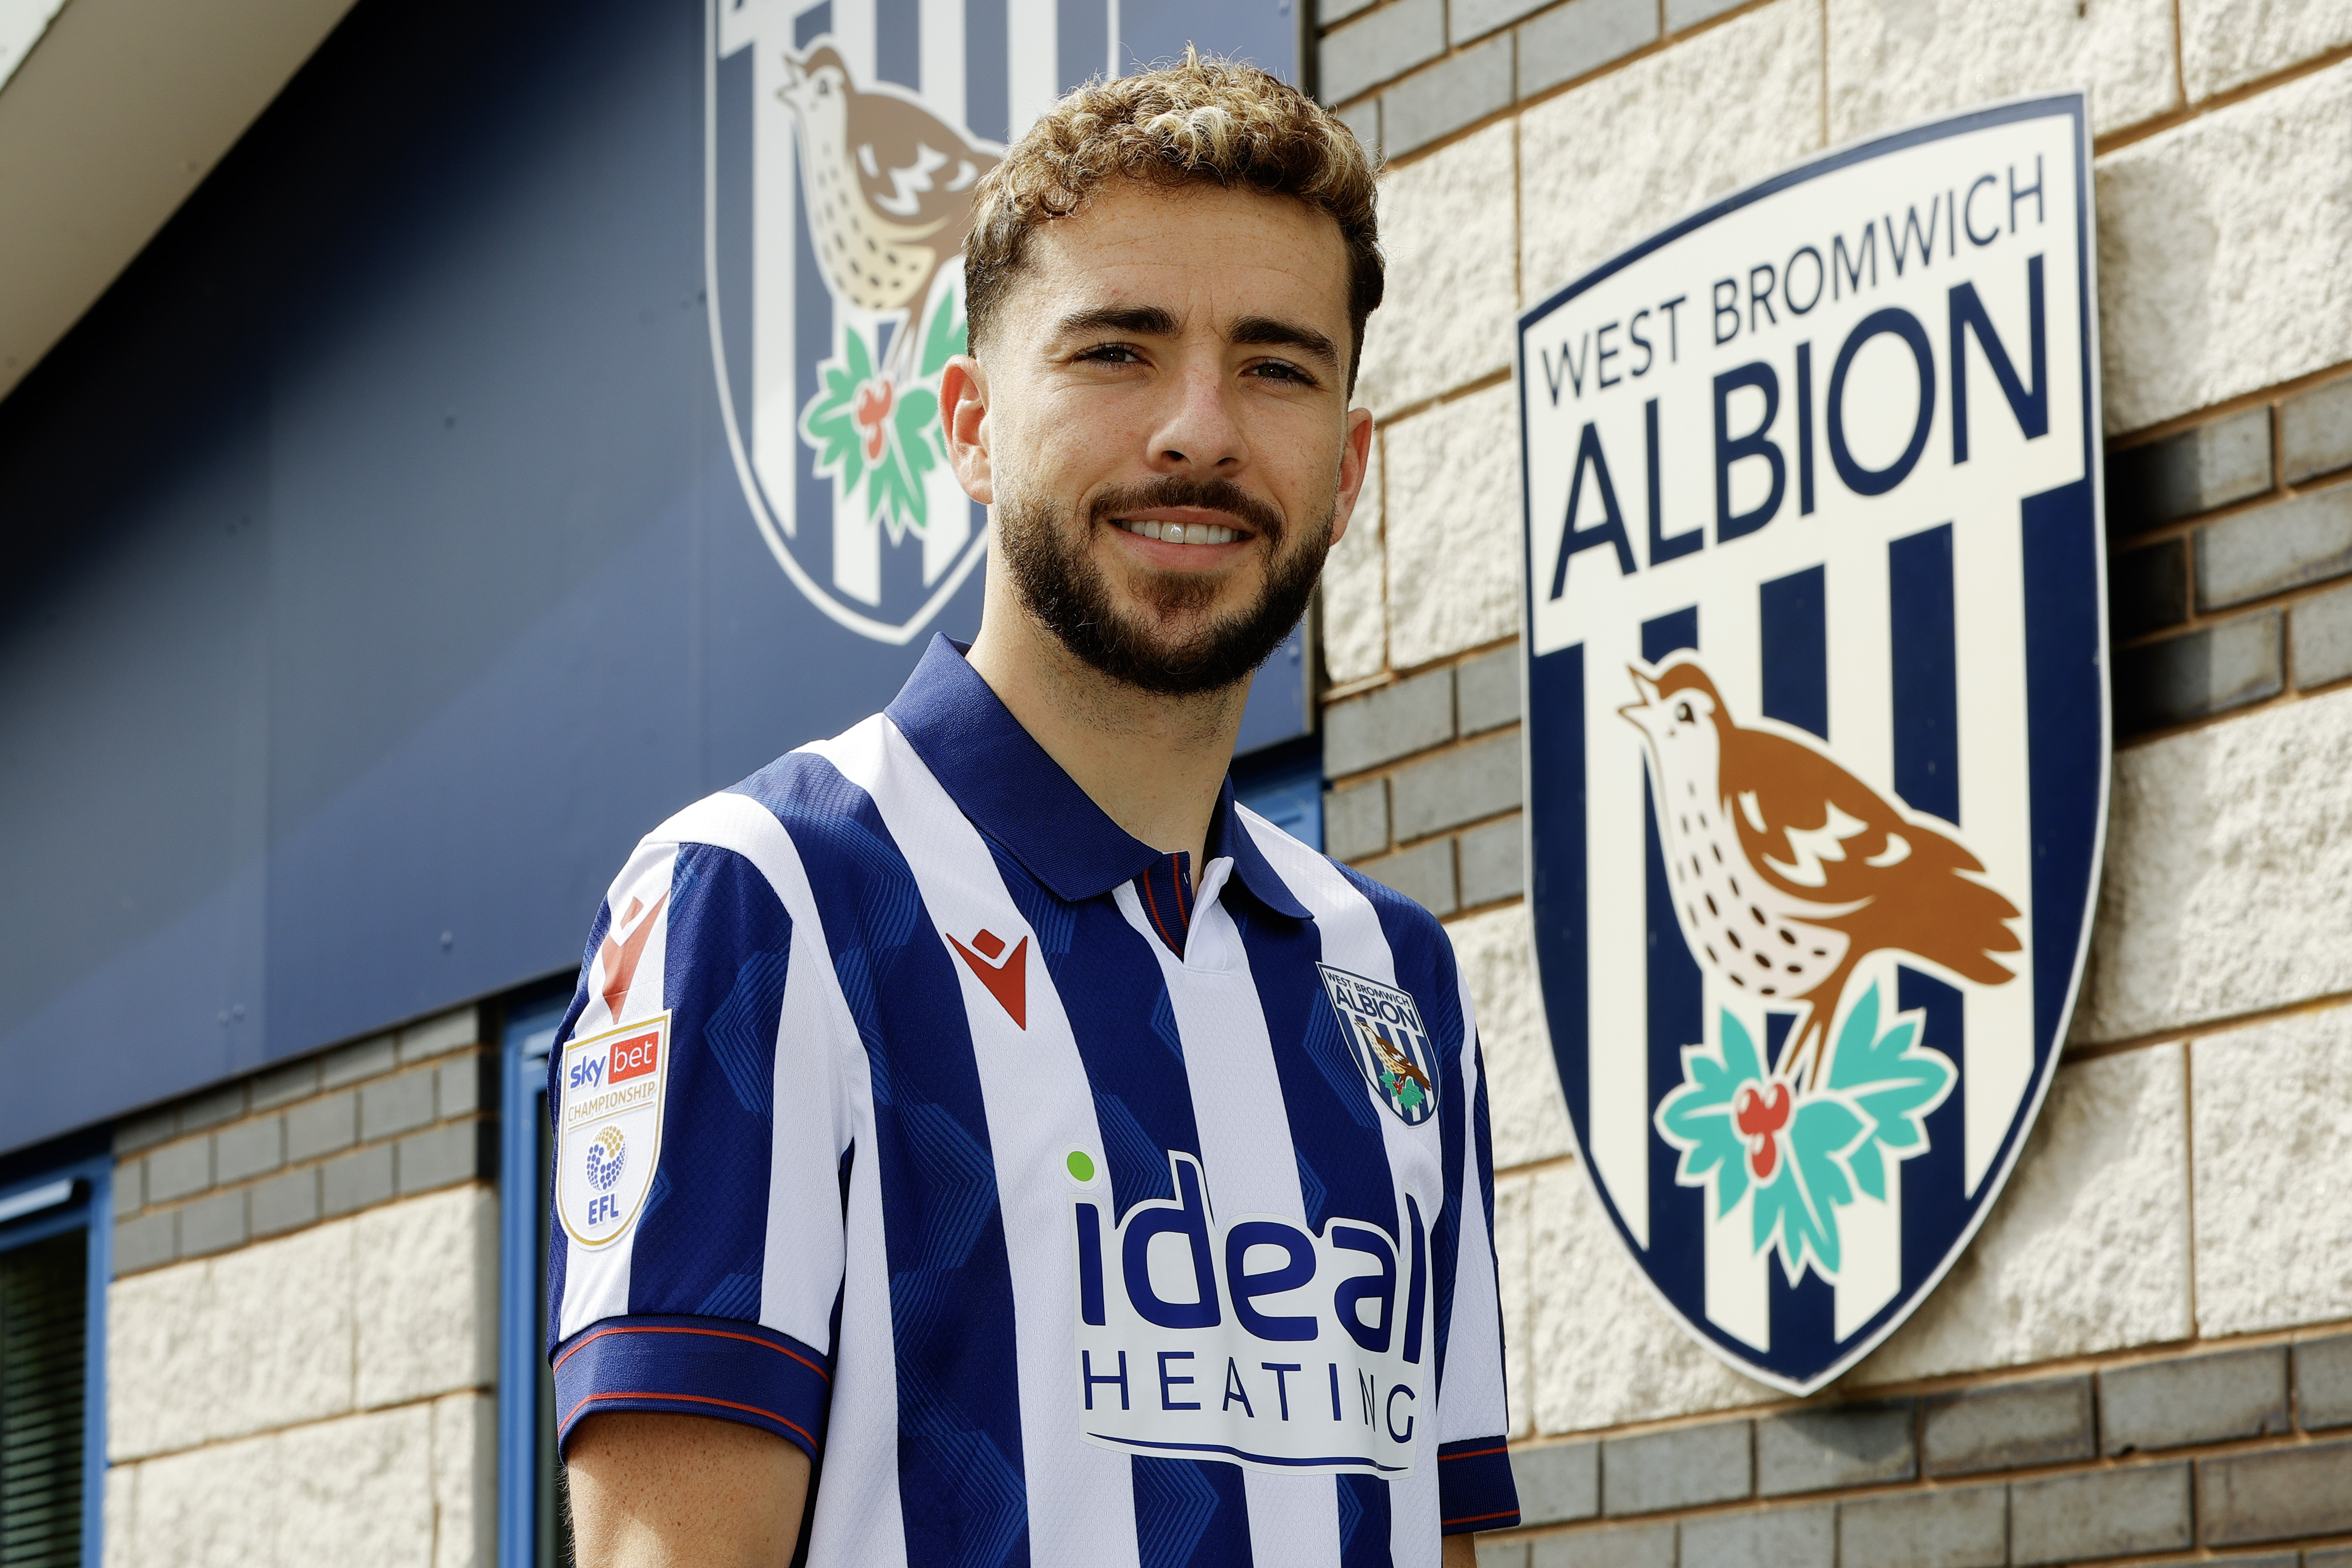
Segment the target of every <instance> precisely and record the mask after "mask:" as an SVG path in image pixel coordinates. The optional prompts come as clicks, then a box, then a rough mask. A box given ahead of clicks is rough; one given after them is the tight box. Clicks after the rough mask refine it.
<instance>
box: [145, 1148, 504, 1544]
mask: <svg viewBox="0 0 2352 1568" xmlns="http://www.w3.org/2000/svg"><path fill="white" fill-rule="evenodd" d="M497 1234H498V1204H497V1198H496V1197H495V1195H493V1194H492V1193H491V1192H490V1191H489V1190H488V1188H486V1187H482V1186H463V1187H457V1188H453V1189H450V1190H447V1191H444V1192H438V1193H435V1194H432V1195H430V1196H428V1197H418V1198H412V1199H409V1200H408V1201H406V1202H404V1203H396V1204H392V1205H389V1206H387V1207H383V1208H378V1209H373V1210H371V1211H369V1212H368V1213H366V1214H363V1215H361V1216H359V1217H357V1218H352V1219H346V1220H339V1221H334V1222H331V1223H329V1224H325V1225H320V1226H318V1227H315V1228H311V1229H309V1230H305V1231H301V1232H298V1233H297V1234H295V1235H293V1236H290V1237H288V1238H286V1239H282V1240H277V1241H264V1242H259V1243H257V1244H255V1245H253V1246H251V1247H247V1248H245V1249H241V1250H239V1251H236V1252H232V1253H229V1254H227V1255H226V1256H224V1257H222V1258H219V1259H208V1260H196V1261H193V1262H187V1263H180V1264H174V1265H172V1266H170V1267H168V1268H164V1269H159V1270H154V1271H152V1272H151V1273H145V1274H138V1275H133V1276H131V1277H129V1278H127V1279H123V1280H120V1281H116V1282H115V1283H114V1285H113V1286H112V1287H111V1288H110V1291H109V1293H108V1297H107V1356H108V1368H107V1439H108V1448H109V1450H110V1458H111V1459H112V1460H113V1468H112V1469H110V1471H109V1473H108V1478H107V1498H106V1511H107V1524H106V1529H107V1551H106V1555H107V1562H108V1563H109V1564H110V1568H151V1565H152V1568H164V1565H167V1564H168V1565H174V1568H176V1565H179V1564H211V1563H220V1564H222V1565H224V1568H231V1565H234V1568H259V1565H264V1564H275V1563H285V1564H287V1565H289V1568H292V1565H294V1564H303V1565H306V1568H307V1565H309V1564H314V1563H327V1562H332V1563H338V1564H342V1563H352V1564H373V1563H387V1564H389V1563H403V1564H420V1563H432V1564H433V1565H434V1568H466V1565H468V1564H476V1563H479V1564H488V1563H489V1562H490V1560H491V1532H492V1531H493V1530H494V1528H495V1524H496V1508H495V1506H494V1501H493V1497H494V1488H495V1486H496V1478H497V1450H496V1442H495V1437H494V1434H493V1430H492V1427H493V1421H492V1414H493V1411H494V1408H495V1406H494V1400H493V1399H492V1397H491V1396H490V1394H489V1393H488V1389H489V1387H490V1385H492V1383H493V1382H494V1379H495V1375H496V1360H495V1356H496V1353H495V1344H496V1333H497V1317H498V1314H497V1304H498V1289H497V1279H498V1276H497V1255H496V1248H497Z"/></svg>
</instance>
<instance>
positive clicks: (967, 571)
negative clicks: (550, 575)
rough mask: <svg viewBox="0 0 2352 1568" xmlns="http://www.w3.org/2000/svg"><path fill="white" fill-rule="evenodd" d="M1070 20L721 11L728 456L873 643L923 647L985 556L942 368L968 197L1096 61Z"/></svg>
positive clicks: (870, 11) (926, 9)
mask: <svg viewBox="0 0 2352 1568" xmlns="http://www.w3.org/2000/svg"><path fill="white" fill-rule="evenodd" d="M1078 9H1079V11H1080V12H1082V13H1084V20H1085V22H1086V23H1087V25H1086V26H1081V27H1079V28H1077V29H1076V32H1077V34H1078V35H1079V36H1077V37H1072V36H1069V35H1070V34H1071V32H1072V29H1070V28H1068V27H1062V28H1059V29H1058V31H1057V28H1056V26H1055V22H1054V20H1053V19H1052V17H1051V16H1050V13H1049V14H1047V15H1045V16H1038V15H1034V14H1035V13H1038V12H1039V10H1040V7H1039V5H1036V4H1034V0H1013V3H1012V4H1011V5H1009V6H1006V5H1000V6H998V7H997V8H996V9H995V10H994V12H993V16H994V26H993V28H992V29H990V28H986V27H982V26H978V25H976V24H973V23H971V21H970V19H969V18H968V17H967V16H966V15H965V9H964V8H963V7H961V6H953V7H941V6H938V5H929V4H920V5H918V4H898V5H894V4H892V0H818V3H817V4H814V5H811V4H807V3H806V0H802V3H800V4H791V3H787V0H723V3H722V0H713V5H712V9H711V12H710V20H709V30H710V40H711V47H710V57H709V62H708V65H707V72H708V81H707V92H706V99H707V103H708V108H707V110H706V124H705V137H706V143H707V156H706V159H705V167H706V172H705V183H706V188H705V203H704V205H705V225H706V227H705V235H704V238H705V251H706V256H707V267H708V273H709V277H708V281H707V287H708V292H709V307H710V323H711V348H712V352H713V355H714V357H715V359H716V361H717V367H718V377H719V406H720V410H721V413H722V415H723V417H724V419H725V421H726V425H727V438H728V444H729V447H730V451H731V453H732V455H733V457H734V463H735V470H736V475H737V477H738V478H739V479H740V481H741V485H742V489H743V496H744V498H745V500H746V501H747V502H748V503H749V504H750V507H751V516H752V518H753V520H754V521H755V522H756V523H757V525H758V527H759V528H760V531H761V536H762V537H763V538H765V540H766V542H767V545H768V548H769V550H770V552H771V553H772V555H773V556H774V557H775V559H776V563H777V564H778V565H779V566H780V567H782V569H783V570H784V572H785V574H786V575H787V576H788V577H789V578H790V579H791V580H792V581H793V584H794V585H795V586H796V587H798V588H799V589H800V591H802V592H803V594H805V595H807V597H808V599H809V601H811V602H812V603H814V605H815V606H816V607H817V608H818V609H819V610H821V611H823V612H824V613H825V614H826V615H828V616H830V617H831V618H832V619H833V620H834V621H835V622H838V623H839V624H840V625H842V626H844V627H845V628H847V629H848V630H850V631H852V632H857V633H858V634H860V635H862V636H866V637H870V638H873V639H875V640H876V641H877V642H881V643H908V642H909V641H911V640H912V639H914V638H915V637H917V636H918V635H919V634H920V633H921V632H922V631H923V629H924V627H925V626H926V625H927V624H928V623H929V622H930V621H931V620H932V618H933V617H934V616H936V615H937V614H938V613H939V612H940V608H941V607H942V606H943V605H945V604H946V603H947V602H948V601H949V599H950V597H951V596H953V594H954V593H955V591H956V590H957V589H958V588H960V587H961V585H962V584H963V582H964V580H965V579H966V578H968V577H969V576H970V575H971V570H972V569H973V568H974V566H976V565H977V564H978V562H979V560H980V558H981V555H982V549H983V539H984V535H985V528H984V523H985V515H984V513H983V511H982V508H980V507H976V506H975V505H974V504H973V503H972V502H971V500H970V499H969V498H967V497H965V495H964V494H963V491H962V489H961V487H960V486H958V485H957V484H956V480H955V476H954V475H953V473H952V472H950V469H949V467H948V463H947V451H946V446H945V444H944V436H943V434H942V433H941V431H940V422H939V417H938V416H939V383H940V371H941V369H942V368H943V367H944V366H945V365H946V363H947V361H948V359H949V357H950V355H952V354H956V353H959V352H961V351H962V350H963V347H964V317H963V268H962V254H963V248H964V238H965V235H966V233H967V232H968V230H969V228H970V225H971V204H972V195H973V189H974V186H975V185H976V184H977V183H978V182H979V180H980V177H981V176H982V174H984V173H986V172H987V171H988V170H989V169H990V168H992V166H994V164H995V163H996V162H997V161H998V159H999V158H1000V157H1001V156H1002V155H1003V137H1004V136H1005V135H1006V134H1007V132H1008V128H1009V127H1010V126H1011V125H1012V124H1013V122H1014V120H1015V118H1016V116H1017V117H1019V118H1020V120H1021V121H1022V122H1023V123H1025V122H1026V120H1027V119H1028V118H1030V117H1033V116H1034V115H1035V114H1036V113H1038V112H1039V111H1041V110H1043V109H1045V107H1046V106H1047V105H1049V104H1050V103H1051V102H1052V101H1053V100H1054V98H1055V96H1056V93H1057V90H1058V89H1057V88H1056V85H1055V83H1056V72H1057V68H1058V67H1057V63H1056V62H1057V59H1058V57H1059V56H1060V55H1069V56H1070V57H1071V58H1070V59H1069V60H1068V61H1066V62H1064V63H1066V64H1068V65H1069V66H1070V68H1072V69H1073V70H1075V71H1076V73H1077V75H1078V76H1079V77H1081V78H1083V77H1085V76H1088V75H1093V74H1096V73H1097V72H1099V71H1100V70H1102V69H1103V68H1104V65H1105V63H1106V61H1108V58H1109V54H1108V49H1109V22H1108V17H1109V11H1108V7H1107V6H1105V7H1104V8H1102V10H1101V14H1100V15H1099V16H1096V15H1095V14H1094V13H1093V12H1092V11H1091V10H1088V9H1087V8H1085V7H1080V8H1078ZM981 14H982V15H985V14H987V12H986V8H982V13H981ZM1024 45H1025V47H1026V48H1027V49H1028V51H1029V55H1028V56H1027V57H1028V58H1031V59H1033V60H1034V59H1035V58H1036V57H1039V56H1040V55H1042V61H1043V64H1042V68H1039V67H1038V66H1037V65H1035V64H1032V65H1030V66H1029V67H1028V68H1026V69H1024V68H1023V66H1022V63H1021V59H1020V58H1017V57H1015V55H1014V53H1013V51H1014V50H1015V48H1016V47H1020V46H1024ZM1033 78H1034V79H1033ZM975 126H978V127H980V129H974V127H975Z"/></svg>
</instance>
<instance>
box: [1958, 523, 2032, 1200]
mask: <svg viewBox="0 0 2352 1568" xmlns="http://www.w3.org/2000/svg"><path fill="white" fill-rule="evenodd" d="M1952 612H1953V614H1952V619H1953V623H1954V627H1955V641H1956V642H1957V643H1958V647H1957V649H1956V650H1955V653H1956V654H1957V659H1956V663H1957V664H1958V673H1959V721H1960V733H1959V753H1960V834H1961V841H1962V842H1963V843H1965V844H1967V845H1968V847H1969V849H1971V850H1973V851H1974V852H1976V854H1977V857H1978V858H1979V859H1980V860H1982V861H1983V862H1984V866H1985V876H1986V880H1988V881H1989V882H1990V883H1992V885H1993V886H1994V887H1996V888H1998V889H1999V890H2000V892H2001V893H2002V894H2006V895H2007V896H2008V898H2009V901H2010V902H2011V904H2015V905H2017V907H2018V908H2019V909H2020V910H2021V911H2022V912H2024V915H2025V918H2024V919H2021V920H2019V921H2018V922H2016V923H2015V925H2013V926H2012V927H2011V929H2012V930H2014V931H2015V932H2016V933H2017V935H2018V937H2019V939H2020V940H2021V942H2023V943H2024V945H2025V950H2024V951H2023V952H2021V953H2012V954H2008V955H2005V956H2003V959H2002V961H2003V962H2005V963H2007V964H2008V965H2009V966H2010V967H2011V968H2012V969H2014V970H2015V971H2016V975H2017V977H2016V978H2015V979H2012V980H2011V981H2009V982H2007V983H2006V984H2004V985H2000V986H1976V985H1967V986H1963V987H1961V988H1960V993H1961V1006H1962V1008H1963V1009H1965V1012H1964V1015H1963V1016H1964V1017H1965V1019H1966V1020H1967V1022H1966V1030H1965V1033H1964V1036H1963V1038H1964V1039H1965V1040H1967V1042H1968V1047H1967V1058H1966V1060H1967V1062H1968V1066H1967V1069H1966V1070H1965V1071H1963V1072H1962V1073H1961V1074H1960V1093H1961V1097H1962V1103H1963V1104H1964V1105H1965V1106H1966V1111H1965V1113H1964V1114H1965V1121H1966V1124H1967V1127H1968V1144H1967V1150H1968V1157H1967V1161H1966V1166H1965V1170H1966V1183H1967V1185H1966V1186H1965V1188H1964V1190H1965V1191H1967V1192H1968V1193H1969V1195H1970V1196H1971V1197H1973V1196H1974V1195H1975V1193H1976V1190H1977V1185H1978V1184H1979V1182H1981V1181H1983V1180H1984V1178H1985V1175H1986V1173H1987V1172H1988V1171H1989V1170H1990V1168H1991V1166H1992V1163H1993V1156H1994V1155H1996V1154H1997V1153H1998V1152H1999V1151H2000V1140H2001V1135H2002V1134H2004V1133H2006V1132H2008V1130H2009V1124H2010V1123H2011V1120H2012V1119H2013V1118H2014V1117H2015V1116H2016V1114H2017V1107H2018V1103H2019V1102H2020V1101H2021V1100H2022V1099H2023V1098H2024V1096H2025V1092H2026V1090H2027V1089H2028V1088H2029V1087H2030V1086H2031V1084H2032V1081H2033V964H2032V953H2033V934H2032V933H2033V923H2032V904H2033V880H2032V879H2033V847H2032V832H2033V823H2032V769H2031V768H2030V766H2029V764H2028V762H2027V758H2026V754H2025V745H2026V727H2025V716H2026V710H2025V558H2024V523H2023V520H2022V519H2021V517H2020V515H2019V507H2018V506H2017V504H2016V502H2015V501H2014V500H2013V499H2012V500H2011V501H2009V502H2007V503H2006V504H2005V505H2004V506H2003V507H2002V508H2001V509H2000V513H1999V514H1998V515H1996V516H1993V517H1984V518H1980V519H1967V518H1964V519H1962V520H1961V521H1960V522H1959V523H1958V524H1957V525H1956V526H1955V527H1954V528H1953V529H1952ZM2052 1049H2053V1050H2055V1049H2056V1046H2055V1045H2054V1044H2053V1047H2052Z"/></svg>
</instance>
